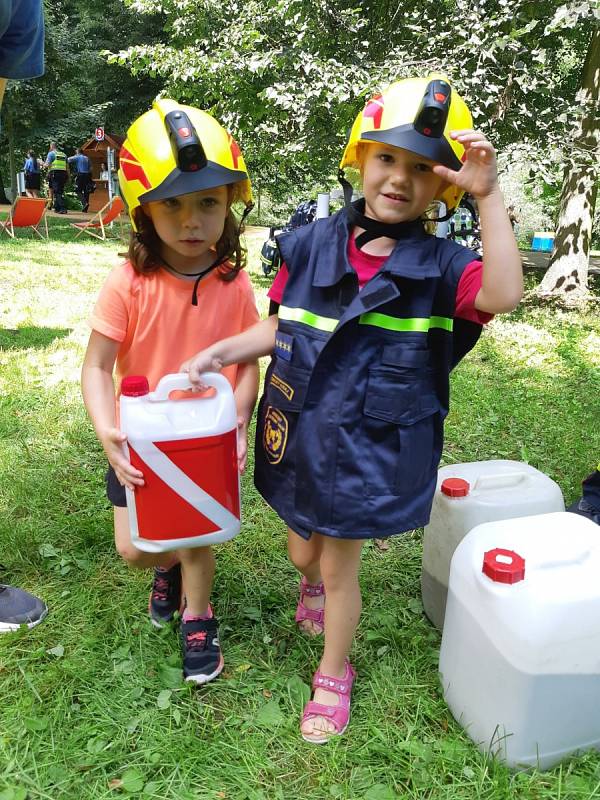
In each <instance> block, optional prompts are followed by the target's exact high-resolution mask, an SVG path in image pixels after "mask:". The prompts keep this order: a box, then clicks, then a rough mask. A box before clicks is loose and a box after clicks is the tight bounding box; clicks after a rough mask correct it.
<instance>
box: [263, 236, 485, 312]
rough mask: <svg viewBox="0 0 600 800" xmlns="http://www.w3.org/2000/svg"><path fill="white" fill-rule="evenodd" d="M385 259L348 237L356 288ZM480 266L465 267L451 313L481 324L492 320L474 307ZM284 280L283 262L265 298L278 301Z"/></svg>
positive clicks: (478, 286) (474, 264) (360, 285)
mask: <svg viewBox="0 0 600 800" xmlns="http://www.w3.org/2000/svg"><path fill="white" fill-rule="evenodd" d="M386 260H387V256H374V255H371V254H370V253H364V252H363V251H362V250H359V249H358V247H357V246H356V242H355V240H354V236H351V237H350V238H349V240H348V261H349V262H350V266H351V267H352V268H353V269H354V270H355V272H356V274H357V276H358V286H359V289H362V288H363V286H365V285H366V284H367V283H368V282H369V281H370V280H371V278H372V277H374V275H376V274H377V273H378V272H379V270H380V269H381V267H382V266H383V264H384V262H385V261H386ZM482 266H483V265H482V263H481V261H477V260H474V261H471V262H470V263H469V264H467V266H466V267H465V269H464V272H463V274H462V275H461V277H460V280H459V282H458V286H457V288H456V308H455V311H454V316H455V317H460V318H461V319H467V320H471V321H472V322H478V323H479V324H480V325H485V323H486V322H489V321H490V320H491V319H493V317H494V315H493V314H488V313H487V312H485V311H479V310H478V309H476V308H475V298H476V297H477V293H478V292H479V290H480V289H481V272H482ZM287 279H288V270H287V267H286V265H285V264H283V265H282V266H281V269H280V270H279V272H278V273H277V275H276V276H275V280H274V281H273V285H272V286H271V288H270V290H269V292H268V296H269V298H270V299H271V300H273V301H274V302H275V303H281V299H282V298H283V290H284V289H285V285H286V283H287Z"/></svg>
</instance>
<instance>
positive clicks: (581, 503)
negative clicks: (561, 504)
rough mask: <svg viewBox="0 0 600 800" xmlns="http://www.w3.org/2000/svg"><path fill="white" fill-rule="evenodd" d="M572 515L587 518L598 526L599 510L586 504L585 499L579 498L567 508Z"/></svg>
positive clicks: (599, 521)
mask: <svg viewBox="0 0 600 800" xmlns="http://www.w3.org/2000/svg"><path fill="white" fill-rule="evenodd" d="M567 511H570V512H571V513H572V514H579V515H580V516H581V517H587V518H588V519H591V520H592V522H595V523H596V525H600V509H599V508H596V507H595V506H593V505H591V503H588V501H587V500H586V499H585V497H580V498H579V500H576V501H575V502H574V503H573V504H572V505H570V506H569V507H568V508H567Z"/></svg>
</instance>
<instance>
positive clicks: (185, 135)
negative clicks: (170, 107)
mask: <svg viewBox="0 0 600 800" xmlns="http://www.w3.org/2000/svg"><path fill="white" fill-rule="evenodd" d="M165 126H166V128H167V133H168V134H169V139H170V141H171V147H172V148H173V153H174V155H175V161H176V162H177V166H178V167H179V169H180V170H181V172H197V171H198V170H200V169H203V168H204V167H205V166H206V164H207V160H206V154H205V153H204V148H203V147H202V143H201V142H200V137H199V136H198V134H197V133H196V129H195V128H194V126H193V125H192V123H191V121H190V118H189V117H188V115H187V114H186V113H185V111H180V110H177V111H169V113H168V114H167V115H166V117H165Z"/></svg>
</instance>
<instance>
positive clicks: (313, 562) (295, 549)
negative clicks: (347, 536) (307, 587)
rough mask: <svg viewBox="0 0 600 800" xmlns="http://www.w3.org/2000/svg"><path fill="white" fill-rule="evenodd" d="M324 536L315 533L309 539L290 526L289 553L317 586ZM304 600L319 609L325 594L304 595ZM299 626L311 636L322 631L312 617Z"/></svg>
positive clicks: (310, 581) (308, 606)
mask: <svg viewBox="0 0 600 800" xmlns="http://www.w3.org/2000/svg"><path fill="white" fill-rule="evenodd" d="M322 538H323V537H322V536H317V535H315V534H313V535H312V536H311V538H310V539H308V541H307V540H306V539H303V538H302V537H301V536H299V535H298V534H297V533H295V532H294V531H293V530H292V529H291V528H288V555H289V557H290V561H291V562H292V564H293V565H294V566H295V567H296V569H297V570H298V571H299V572H301V573H302V575H304V577H305V578H306V580H307V582H308V583H310V584H312V585H313V586H316V585H317V584H319V583H321V580H322V579H321V564H320V561H321V551H322V542H321V540H322ZM302 602H303V603H304V605H305V606H306V607H307V608H310V609H312V610H314V611H317V610H319V609H321V608H323V606H324V604H325V598H324V597H323V595H317V596H316V597H309V596H308V595H306V594H305V595H304V597H303V600H302ZM298 627H299V628H300V629H301V630H302V631H303V632H304V633H307V634H309V635H311V636H315V635H317V634H319V633H321V632H322V629H321V626H320V625H318V623H315V622H313V621H312V620H310V619H305V620H302V621H300V622H299V623H298Z"/></svg>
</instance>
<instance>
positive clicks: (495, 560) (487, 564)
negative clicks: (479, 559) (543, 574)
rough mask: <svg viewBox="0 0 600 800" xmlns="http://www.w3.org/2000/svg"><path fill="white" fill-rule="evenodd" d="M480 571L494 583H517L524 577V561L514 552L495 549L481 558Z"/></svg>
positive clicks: (500, 548) (499, 548)
mask: <svg viewBox="0 0 600 800" xmlns="http://www.w3.org/2000/svg"><path fill="white" fill-rule="evenodd" d="M481 571H482V572H483V574H484V575H487V576H488V578H491V579H492V580H493V581H496V583H518V582H519V581H522V580H523V578H524V577H525V559H524V558H522V557H521V556H520V555H519V554H518V553H515V551H514V550H505V549H504V548H502V547H496V548H494V549H493V550H488V551H487V553H485V555H484V556H483V566H482V568H481Z"/></svg>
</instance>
